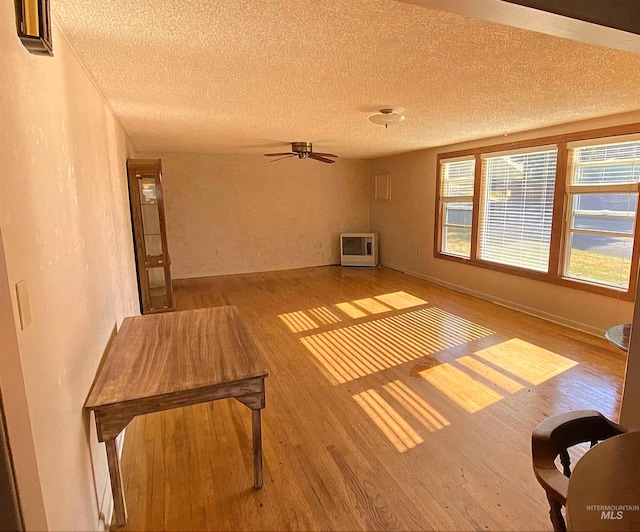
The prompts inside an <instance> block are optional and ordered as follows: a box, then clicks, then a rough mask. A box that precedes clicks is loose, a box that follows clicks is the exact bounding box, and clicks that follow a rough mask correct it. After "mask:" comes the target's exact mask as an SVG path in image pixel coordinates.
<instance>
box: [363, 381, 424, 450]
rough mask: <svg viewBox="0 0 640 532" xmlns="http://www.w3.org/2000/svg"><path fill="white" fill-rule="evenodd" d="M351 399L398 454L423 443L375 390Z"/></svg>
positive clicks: (418, 435)
mask: <svg viewBox="0 0 640 532" xmlns="http://www.w3.org/2000/svg"><path fill="white" fill-rule="evenodd" d="M353 399H354V401H355V402H356V403H358V405H359V406H360V408H362V410H363V411H364V412H365V413H366V414H367V415H368V416H369V418H371V420H372V421H373V422H374V423H375V424H376V425H377V427H378V428H379V429H380V431H381V432H382V433H383V434H384V435H385V437H386V438H387V439H388V440H389V441H390V442H391V444H392V445H393V446H394V447H395V448H396V449H397V450H398V451H399V452H401V453H404V452H406V451H408V450H409V449H413V448H414V447H415V446H416V445H419V444H421V443H423V442H424V440H423V439H422V437H421V436H420V434H418V433H417V432H416V431H415V430H414V429H413V428H412V427H411V425H409V424H408V423H407V422H406V421H405V420H404V419H403V418H402V416H401V415H400V414H399V413H398V412H397V411H396V410H394V408H393V407H392V406H391V405H390V404H389V403H388V402H387V401H385V400H384V399H383V398H382V397H381V396H380V394H378V392H376V391H375V390H366V391H364V392H362V393H359V394H356V395H354V396H353Z"/></svg>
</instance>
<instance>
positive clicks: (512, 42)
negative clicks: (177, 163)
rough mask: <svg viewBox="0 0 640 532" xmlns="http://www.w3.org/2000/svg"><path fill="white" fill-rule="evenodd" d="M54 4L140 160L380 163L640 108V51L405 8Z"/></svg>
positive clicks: (338, 3) (122, 0)
mask: <svg viewBox="0 0 640 532" xmlns="http://www.w3.org/2000/svg"><path fill="white" fill-rule="evenodd" d="M52 6H53V11H54V17H55V20H56V21H57V23H58V24H59V25H60V26H61V27H62V29H63V31H64V33H65V34H66V35H67V37H68V39H69V40H70V42H71V44H72V46H73V47H74V48H75V50H76V52H77V53H78V55H79V57H80V58H81V60H82V61H83V62H84V64H85V66H86V67H87V69H88V70H89V72H91V74H92V75H93V77H94V79H95V81H96V84H97V85H98V87H99V88H100V89H101V91H102V92H103V93H104V95H105V97H106V99H107V100H108V101H109V103H110V104H111V106H112V108H113V110H114V111H115V112H116V114H117V115H118V116H119V117H120V119H121V121H122V123H123V125H124V127H125V129H126V130H127V132H128V133H129V135H130V137H131V139H132V140H133V142H134V144H135V145H136V147H137V148H138V149H139V150H141V151H178V152H205V153H236V154H246V153H263V152H265V151H281V150H280V148H286V143H287V142H291V141H312V142H314V149H315V150H318V151H330V152H333V153H336V154H338V155H339V156H341V157H363V158H372V157H377V156H382V155H388V154H394V153H401V152H405V151H411V150H416V149H420V148H426V147H432V146H442V145H447V144H452V143H456V142H460V141H465V140H471V139H477V138H485V137H490V136H494V135H501V134H504V133H506V132H514V131H521V130H527V129H534V128H538V127H543V126H547V125H553V124H560V123H565V122H572V121H575V120H581V119H585V118H592V117H597V116H603V115H608V114H615V113H622V112H626V111H632V110H638V109H640V55H636V54H633V53H628V52H622V51H618V50H612V49H608V48H602V47H597V46H593V45H588V44H584V43H578V42H574V41H568V40H564V39H560V38H557V37H552V36H549V35H543V34H540V33H534V32H530V31H526V30H522V29H518V28H513V27H509V26H502V25H499V24H495V23H491V22H486V21H480V20H474V19H470V18H465V17H462V16H459V15H455V14H451V13H445V12H443V11H436V10H432V9H427V8H425V7H421V6H416V5H409V4H406V3H401V2H395V1H393V0H323V1H319V0H295V1H291V0H286V1H285V0H253V1H252V0H136V1H135V2H134V1H131V0H102V1H96V0H53V1H52ZM384 104H392V105H398V106H402V107H404V108H406V112H405V115H406V117H407V118H406V120H405V121H404V122H403V123H401V124H399V125H396V126H390V127H389V128H388V129H385V128H384V127H381V126H376V125H374V124H372V123H371V122H369V120H368V119H367V118H368V116H369V115H370V114H371V109H373V108H375V107H377V106H381V105H384Z"/></svg>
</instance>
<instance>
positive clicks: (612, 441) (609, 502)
mask: <svg viewBox="0 0 640 532" xmlns="http://www.w3.org/2000/svg"><path fill="white" fill-rule="evenodd" d="M567 525H568V528H569V530H576V531H579V530H585V531H586V530H589V531H598V530H609V531H613V530H640V432H628V433H626V434H621V435H620V436H615V437H613V438H609V439H608V440H605V441H603V442H600V443H599V444H598V445H596V446H595V447H593V448H592V449H589V451H587V453H586V454H585V455H584V456H583V457H582V458H581V459H580V460H578V462H577V463H576V466H575V469H574V471H573V473H572V474H571V478H570V479H569V490H568V492H567Z"/></svg>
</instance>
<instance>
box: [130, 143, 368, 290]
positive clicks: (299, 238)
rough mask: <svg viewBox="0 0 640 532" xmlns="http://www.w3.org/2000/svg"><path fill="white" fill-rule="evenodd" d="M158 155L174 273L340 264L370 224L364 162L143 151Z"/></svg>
mask: <svg viewBox="0 0 640 532" xmlns="http://www.w3.org/2000/svg"><path fill="white" fill-rule="evenodd" d="M140 157H144V158H160V159H162V170H163V193H164V198H165V213H166V216H167V233H168V241H169V253H170V256H171V273H172V276H173V278H174V279H179V278H188V277H203V276H209V275H224V274H232V273H245V272H258V271H269V270H284V269H290V268H302V267H307V266H319V265H324V264H332V263H338V262H339V261H340V256H339V245H338V235H339V234H340V233H341V232H348V231H367V230H368V228H369V199H368V192H369V172H368V169H369V162H368V161H363V160H353V159H351V160H349V159H338V161H337V162H336V163H335V164H325V163H321V162H318V161H313V160H299V159H297V158H291V159H285V160H281V161H276V162H271V160H270V159H268V158H266V157H263V156H261V155H244V156H243V155H208V154H180V153H145V154H141V155H140Z"/></svg>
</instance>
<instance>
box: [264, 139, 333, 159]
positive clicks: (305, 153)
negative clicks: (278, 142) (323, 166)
mask: <svg viewBox="0 0 640 532" xmlns="http://www.w3.org/2000/svg"><path fill="white" fill-rule="evenodd" d="M279 155H282V156H283V157H280V159H274V160H273V161H271V162H272V163H274V162H276V161H281V160H282V159H288V158H289V157H298V159H315V160H316V161H320V162H321V163H335V161H333V160H331V159H329V158H328V157H337V155H333V154H332V153H321V152H314V151H313V147H312V145H311V142H292V143H291V151H290V152H284V153H265V154H264V156H265V157H278V156H279Z"/></svg>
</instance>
